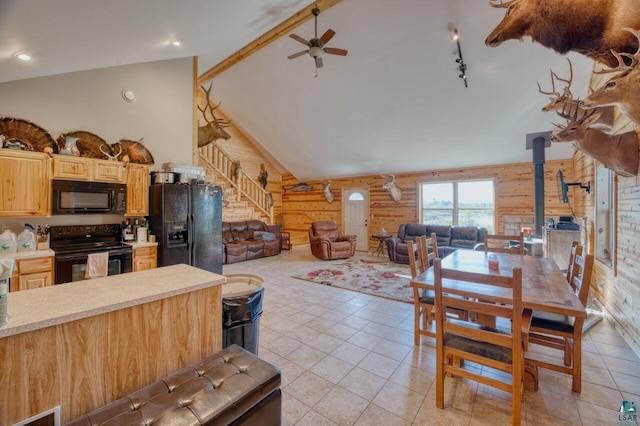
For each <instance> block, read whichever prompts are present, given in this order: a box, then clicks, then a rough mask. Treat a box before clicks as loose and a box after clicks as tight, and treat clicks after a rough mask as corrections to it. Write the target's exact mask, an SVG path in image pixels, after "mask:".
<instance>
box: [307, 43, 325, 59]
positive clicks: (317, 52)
mask: <svg viewBox="0 0 640 426" xmlns="http://www.w3.org/2000/svg"><path fill="white" fill-rule="evenodd" d="M322 53H323V51H322V48H321V47H317V46H313V47H310V48H309V56H311V57H312V58H321V57H322Z"/></svg>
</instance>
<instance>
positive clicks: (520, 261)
mask: <svg viewBox="0 0 640 426" xmlns="http://www.w3.org/2000/svg"><path fill="white" fill-rule="evenodd" d="M490 255H491V256H496V257H497V259H498V268H497V269H492V268H490V267H489V256H490ZM441 265H442V268H445V269H455V270H458V271H463V272H475V273H480V274H499V275H508V276H511V275H512V274H513V268H515V267H517V268H521V269H522V306H523V307H524V308H528V309H531V310H537V311H544V312H552V313H556V314H562V315H567V316H570V317H575V318H586V316H587V311H586V309H585V307H584V306H583V305H582V303H580V299H578V296H577V295H576V294H575V292H574V291H573V289H572V288H571V286H570V285H569V283H567V279H566V277H565V275H564V274H563V273H562V271H560V268H559V267H558V265H557V264H556V262H555V261H554V260H553V259H550V258H546V257H537V256H525V255H517V254H510V253H486V252H484V251H473V250H456V251H454V252H453V253H451V254H450V255H448V256H446V257H444V258H443V259H442V261H441ZM411 283H412V284H413V283H415V284H417V285H419V286H420V287H424V288H427V289H429V290H434V289H435V287H434V285H433V267H431V268H429V269H427V270H426V271H425V272H423V273H421V274H419V275H417V276H416V277H415V278H414V279H412V280H411ZM443 288H445V289H446V290H447V291H449V292H451V293H455V294H459V295H461V296H464V297H470V298H476V299H482V296H483V295H486V294H487V291H492V293H491V294H492V296H496V297H498V298H504V303H510V300H511V291H510V290H507V289H503V288H499V287H491V288H488V286H486V285H482V284H473V283H468V282H461V281H452V280H444V282H443Z"/></svg>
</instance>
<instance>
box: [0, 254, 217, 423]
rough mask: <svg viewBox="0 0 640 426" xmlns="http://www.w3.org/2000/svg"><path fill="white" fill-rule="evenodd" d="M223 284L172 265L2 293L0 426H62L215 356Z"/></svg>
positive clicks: (212, 276) (213, 277)
mask: <svg viewBox="0 0 640 426" xmlns="http://www.w3.org/2000/svg"><path fill="white" fill-rule="evenodd" d="M225 280H226V279H225V277H224V276H222V275H218V274H214V273H210V272H207V271H204V270H202V269H198V268H194V267H191V266H187V265H173V266H168V267H163V268H158V269H150V270H146V271H141V272H134V273H130V274H123V275H115V276H111V277H105V278H98V279H93V280H89V281H80V282H74V283H68V284H61V285H55V286H50V287H42V288H37V289H32V290H26V291H20V292H15V293H10V294H9V295H8V299H7V302H8V317H9V318H8V324H7V325H6V326H5V327H4V328H2V329H0V366H1V367H0V407H2V409H1V410H0V424H13V423H15V422H18V421H21V420H24V419H27V418H30V417H32V416H34V415H36V414H38V413H41V412H43V411H46V410H50V409H52V408H54V407H56V406H60V410H61V419H62V422H66V421H69V420H71V419H74V418H76V417H78V416H80V415H81V414H83V413H85V412H88V411H91V410H94V409H95V408H97V407H100V406H103V405H105V404H107V403H109V402H111V401H114V400H116V399H118V398H120V397H121V396H123V395H127V394H129V393H131V392H133V391H135V390H137V389H140V388H142V387H144V386H146V385H147V384H149V383H152V382H154V381H157V380H159V379H160V378H162V377H164V376H166V375H168V374H170V373H173V372H175V371H177V370H179V369H180V368H182V367H184V366H186V365H190V364H193V363H194V362H196V361H198V360H199V359H202V358H205V357H207V356H209V355H212V354H214V353H216V352H217V351H219V350H220V349H221V348H222V299H221V284H223V283H224V282H225Z"/></svg>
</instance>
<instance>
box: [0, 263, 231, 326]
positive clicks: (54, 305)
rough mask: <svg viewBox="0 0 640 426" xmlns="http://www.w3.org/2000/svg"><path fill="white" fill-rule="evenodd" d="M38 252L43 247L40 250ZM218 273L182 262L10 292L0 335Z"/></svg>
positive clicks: (201, 283) (148, 297) (103, 309)
mask: <svg viewBox="0 0 640 426" xmlns="http://www.w3.org/2000/svg"><path fill="white" fill-rule="evenodd" d="M43 251H44V250H43ZM225 281H226V278H225V277H224V276H223V275H218V274H214V273H212V272H208V271H205V270H203V269H199V268H195V267H192V266H188V265H184V264H181V265H172V266H165V267H162V268H157V269H149V270H146V271H140V272H132V273H130V274H121V275H113V276H109V277H105V278H95V279H92V280H85V281H77V282H72V283H67V284H57V285H54V286H47V287H41V288H35V289H31V290H23V291H16V292H11V293H9V294H8V296H7V313H8V323H7V325H6V326H5V327H4V328H0V338H3V337H7V336H11V335H15V334H20V333H25V332H28V331H33V330H38V329H42V328H45V327H51V326H54V325H57V324H63V323H66V322H71V321H75V320H78V319H82V318H87V317H91V316H95V315H100V314H104V313H107V312H113V311H116V310H119V309H124V308H129V307H131V306H137V305H141V304H143V303H148V302H153V301H156V300H160V299H166V298H168V297H172V296H177V295H180V294H184V293H190V292H193V291H197V290H201V289H205V288H208V287H212V286H217V285H221V284H224V283H225Z"/></svg>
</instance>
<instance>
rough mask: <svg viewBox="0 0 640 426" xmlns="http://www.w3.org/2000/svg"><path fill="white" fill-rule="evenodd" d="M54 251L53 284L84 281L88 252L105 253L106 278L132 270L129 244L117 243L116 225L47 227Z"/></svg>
mask: <svg viewBox="0 0 640 426" xmlns="http://www.w3.org/2000/svg"><path fill="white" fill-rule="evenodd" d="M50 247H51V250H53V251H54V252H55V275H56V277H55V283H56V284H63V283H68V282H72V281H80V280H84V279H85V278H84V275H85V271H86V269H87V255H88V254H89V253H100V252H108V253H109V275H116V274H123V273H125V272H131V270H132V253H133V250H132V248H131V246H130V245H128V244H123V243H122V242H120V224H107V225H72V226H52V227H51V240H50Z"/></svg>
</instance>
